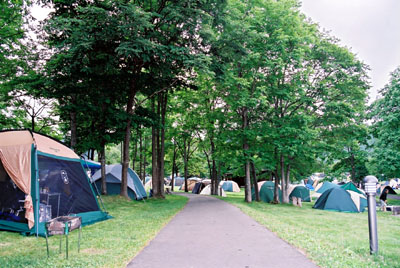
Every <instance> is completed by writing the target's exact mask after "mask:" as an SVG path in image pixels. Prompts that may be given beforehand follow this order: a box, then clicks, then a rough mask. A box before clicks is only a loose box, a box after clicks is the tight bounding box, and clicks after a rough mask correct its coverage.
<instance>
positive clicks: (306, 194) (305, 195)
mask: <svg viewBox="0 0 400 268" xmlns="http://www.w3.org/2000/svg"><path fill="white" fill-rule="evenodd" d="M292 197H297V198H301V200H302V201H304V202H311V197H310V190H309V189H307V188H306V187H304V186H301V185H298V186H296V187H295V188H294V189H293V191H292V192H291V193H290V195H289V198H290V200H292Z"/></svg>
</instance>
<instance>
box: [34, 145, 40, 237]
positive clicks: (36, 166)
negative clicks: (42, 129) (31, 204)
mask: <svg viewBox="0 0 400 268" xmlns="http://www.w3.org/2000/svg"><path fill="white" fill-rule="evenodd" d="M33 149H34V152H35V154H34V161H35V178H34V182H35V202H36V213H35V215H36V219H35V225H36V237H38V236H39V168H38V158H37V150H36V145H34V147H33Z"/></svg>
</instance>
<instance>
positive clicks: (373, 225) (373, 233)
mask: <svg viewBox="0 0 400 268" xmlns="http://www.w3.org/2000/svg"><path fill="white" fill-rule="evenodd" d="M368 227H369V248H370V253H371V254H377V253H378V228H377V222H376V200H375V195H373V194H368Z"/></svg>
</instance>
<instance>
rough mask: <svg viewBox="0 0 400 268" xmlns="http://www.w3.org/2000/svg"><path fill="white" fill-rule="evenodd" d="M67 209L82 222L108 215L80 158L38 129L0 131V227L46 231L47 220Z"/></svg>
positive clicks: (65, 211)
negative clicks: (98, 199)
mask: <svg viewBox="0 0 400 268" xmlns="http://www.w3.org/2000/svg"><path fill="white" fill-rule="evenodd" d="M71 214H73V215H77V216H80V217H82V225H83V226H84V225H88V224H92V223H95V222H98V221H101V220H106V219H108V218H110V216H108V214H107V213H105V212H103V211H102V210H101V209H100V206H99V203H98V201H97V198H96V195H95V194H94V192H93V189H92V187H91V185H90V183H89V178H88V177H87V174H86V172H85V170H84V169H83V166H82V163H81V160H80V157H79V156H78V155H77V154H76V153H75V152H74V151H73V150H71V149H70V148H68V147H67V146H65V145H63V144H62V143H61V142H59V141H57V140H54V139H52V138H50V137H47V136H45V135H42V134H38V133H33V132H30V131H28V130H13V131H3V132H0V229H1V230H9V231H16V232H20V233H23V234H36V235H44V234H45V228H44V226H45V223H46V222H47V221H49V220H50V219H52V218H55V217H58V216H66V215H71Z"/></svg>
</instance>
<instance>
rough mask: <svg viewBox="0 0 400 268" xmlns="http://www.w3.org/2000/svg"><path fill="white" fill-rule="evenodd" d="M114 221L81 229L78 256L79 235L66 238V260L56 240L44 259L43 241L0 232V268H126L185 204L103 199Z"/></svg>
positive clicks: (181, 199)
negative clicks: (59, 251) (67, 240)
mask: <svg viewBox="0 0 400 268" xmlns="http://www.w3.org/2000/svg"><path fill="white" fill-rule="evenodd" d="M103 200H104V202H105V205H106V208H107V210H108V212H109V213H110V215H112V216H113V217H114V218H113V219H110V220H107V221H104V222H99V223H96V224H93V225H90V226H86V227H84V228H83V229H82V239H81V252H80V253H78V252H77V250H78V245H77V244H78V243H77V242H78V232H77V231H73V232H71V233H70V235H69V259H68V260H66V259H65V238H63V244H62V247H63V248H62V254H58V249H59V241H60V240H59V236H53V237H51V238H50V239H49V245H50V258H47V253H46V240H45V238H42V237H40V238H36V237H24V236H22V235H20V234H19V233H11V232H6V231H1V232H0V267H125V266H126V265H127V263H128V262H129V261H130V260H131V259H132V258H133V257H134V256H135V255H136V254H137V253H139V251H140V250H141V249H142V248H143V247H145V246H146V245H147V243H148V242H149V241H150V240H151V239H152V238H154V237H155V235H156V234H157V233H158V232H159V231H160V230H161V228H162V227H163V226H165V224H166V223H168V222H169V221H170V220H171V219H172V217H173V216H174V215H175V214H176V213H177V212H178V211H180V210H181V209H182V208H183V207H184V206H185V204H186V202H187V198H186V197H183V196H172V195H168V196H167V197H166V200H155V199H150V200H147V201H146V202H138V201H127V200H125V199H123V198H121V197H119V196H107V197H103Z"/></svg>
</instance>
